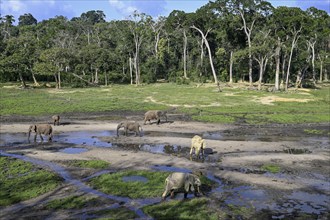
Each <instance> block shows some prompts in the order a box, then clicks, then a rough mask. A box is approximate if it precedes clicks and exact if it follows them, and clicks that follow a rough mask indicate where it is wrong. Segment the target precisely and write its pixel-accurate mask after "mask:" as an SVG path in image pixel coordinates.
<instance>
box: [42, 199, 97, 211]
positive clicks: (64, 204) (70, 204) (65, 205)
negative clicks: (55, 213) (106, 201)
mask: <svg viewBox="0 0 330 220" xmlns="http://www.w3.org/2000/svg"><path fill="white" fill-rule="evenodd" d="M91 204H92V205H93V206H97V205H101V204H102V203H101V202H98V200H97V198H91V197H87V196H69V197H65V198H62V199H54V200H52V201H50V202H49V203H48V204H47V205H46V208H47V209H82V208H84V207H88V206H89V205H91Z"/></svg>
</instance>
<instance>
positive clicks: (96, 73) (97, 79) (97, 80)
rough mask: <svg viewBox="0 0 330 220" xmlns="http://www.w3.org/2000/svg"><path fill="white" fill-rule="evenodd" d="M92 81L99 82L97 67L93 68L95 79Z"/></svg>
mask: <svg viewBox="0 0 330 220" xmlns="http://www.w3.org/2000/svg"><path fill="white" fill-rule="evenodd" d="M94 83H96V84H98V83H99V76H98V68H95V80H94Z"/></svg>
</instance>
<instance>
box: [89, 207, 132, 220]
mask: <svg viewBox="0 0 330 220" xmlns="http://www.w3.org/2000/svg"><path fill="white" fill-rule="evenodd" d="M88 214H89V215H96V216H98V218H97V219H98V220H101V219H107V220H120V219H136V218H138V215H136V214H135V212H133V211H131V210H128V209H126V208H123V207H120V208H116V209H109V210H101V211H96V212H92V213H88Z"/></svg>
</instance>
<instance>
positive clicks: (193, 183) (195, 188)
mask: <svg viewBox="0 0 330 220" xmlns="http://www.w3.org/2000/svg"><path fill="white" fill-rule="evenodd" d="M165 184H166V185H165V191H164V193H163V195H162V200H163V201H164V200H165V199H166V197H167V196H168V195H169V194H171V198H174V193H184V198H187V195H188V193H189V192H193V193H194V195H195V196H196V197H197V196H199V195H200V194H201V192H200V189H199V188H200V186H201V185H202V184H201V181H200V179H199V177H198V176H197V175H195V174H191V173H180V172H175V173H172V174H170V175H169V176H168V177H167V178H166V180H165Z"/></svg>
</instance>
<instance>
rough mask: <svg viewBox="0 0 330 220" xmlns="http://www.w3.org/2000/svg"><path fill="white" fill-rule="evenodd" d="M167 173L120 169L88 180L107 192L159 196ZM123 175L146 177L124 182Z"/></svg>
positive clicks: (134, 195)
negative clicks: (145, 179) (144, 179)
mask: <svg viewBox="0 0 330 220" xmlns="http://www.w3.org/2000/svg"><path fill="white" fill-rule="evenodd" d="M168 175H169V173H167V172H151V171H121V172H117V173H112V174H103V175H101V176H98V177H95V178H93V179H91V180H90V184H91V185H92V186H93V187H94V188H96V189H98V190H100V191H102V192H104V193H107V194H113V195H117V196H125V197H130V198H132V199H136V198H147V197H160V196H161V195H162V193H163V191H164V181H165V179H166V177H167V176H168ZM125 176H142V177H145V178H147V179H148V181H147V182H146V183H144V182H141V181H130V182H124V181H123V180H122V178H123V177H125Z"/></svg>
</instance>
